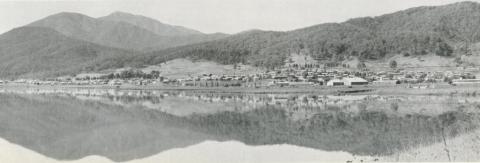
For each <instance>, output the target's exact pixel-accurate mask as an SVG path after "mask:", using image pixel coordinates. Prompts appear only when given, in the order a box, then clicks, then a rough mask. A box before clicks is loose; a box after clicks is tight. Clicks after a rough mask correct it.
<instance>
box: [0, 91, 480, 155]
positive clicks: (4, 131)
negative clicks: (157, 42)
mask: <svg viewBox="0 0 480 163" xmlns="http://www.w3.org/2000/svg"><path fill="white" fill-rule="evenodd" d="M0 92H1V93H0V104H2V105H1V106H0V123H1V124H2V125H1V126H0V137H2V138H4V139H6V140H8V141H10V142H13V143H15V144H19V145H21V146H24V147H26V148H29V149H32V150H34V151H37V152H39V153H41V154H43V155H45V156H48V157H51V158H55V159H59V160H65V159H67V160H74V159H79V158H82V157H85V156H89V155H101V156H105V157H108V158H110V159H112V160H115V161H128V160H132V159H136V158H144V157H148V156H151V155H155V154H157V153H159V152H162V151H166V150H169V149H173V148H178V147H187V146H191V145H194V144H198V143H201V142H204V141H206V140H215V141H227V140H236V141H241V142H243V143H246V144H249V145H271V144H292V145H297V146H303V147H309V148H314V149H319V150H325V151H338V150H340V151H347V152H350V153H352V154H356V155H371V156H378V155H390V154H393V153H395V152H398V151H402V150H406V149H409V148H415V147H418V146H422V145H428V144H432V143H437V142H441V141H443V140H444V139H443V138H446V139H448V138H451V137H454V136H457V135H459V134H462V133H465V132H468V131H471V130H474V129H476V128H477V127H478V124H480V123H479V121H478V120H479V118H478V117H479V115H478V113H477V112H476V110H478V108H479V106H480V103H479V102H478V99H476V98H475V97H450V96H316V95H311V94H310V95H304V94H229V93H202V92H175V91H170V92H168V91H167V92H165V91H119V90H73V89H68V90H67V89H65V90H28V89H27V90H2V91H0Z"/></svg>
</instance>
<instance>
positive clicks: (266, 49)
mask: <svg viewBox="0 0 480 163" xmlns="http://www.w3.org/2000/svg"><path fill="white" fill-rule="evenodd" d="M479 31H480V4H478V3H474V2H462V3H455V4H450V5H445V6H435V7H417V8H412V9H408V10H404V11H399V12H395V13H392V14H387V15H383V16H378V17H365V18H355V19H351V20H348V21H346V22H343V23H326V24H320V25H316V26H311V27H307V28H302V29H298V30H294V31H288V32H272V31H259V30H253V31H248V32H242V33H239V34H237V35H233V36H230V37H228V38H225V39H221V40H215V41H211V42H207V43H201V44H195V45H188V46H184V47H177V48H172V49H167V50H160V51H156V52H152V53H148V54H146V56H142V58H148V61H145V62H147V63H153V64H154V63H157V62H163V60H168V59H171V58H175V57H190V58H193V59H207V60H212V61H216V62H219V63H223V64H233V63H239V62H241V63H245V64H251V65H255V66H262V67H278V66H281V65H283V64H284V62H285V61H286V58H287V57H288V55H289V54H291V53H297V54H306V55H310V56H312V57H313V58H317V59H318V60H322V61H325V62H339V61H342V60H345V59H347V58H350V57H358V58H360V59H362V60H381V59H383V58H385V57H386V56H389V55H404V56H417V55H427V54H434V55H438V56H443V57H458V56H461V55H471V53H472V52H471V44H474V43H477V42H479V40H480V34H479ZM136 62H144V61H141V59H137V61H136Z"/></svg>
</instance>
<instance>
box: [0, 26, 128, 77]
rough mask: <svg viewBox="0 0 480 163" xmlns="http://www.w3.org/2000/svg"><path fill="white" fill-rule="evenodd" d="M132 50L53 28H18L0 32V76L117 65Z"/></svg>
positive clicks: (64, 72)
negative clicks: (0, 33)
mask: <svg viewBox="0 0 480 163" xmlns="http://www.w3.org/2000/svg"><path fill="white" fill-rule="evenodd" d="M133 56H134V53H133V52H131V51H125V50H120V49H116V48H110V47H104V46H100V45H96V44H93V43H89V42H85V41H81V40H75V39H72V38H69V37H65V36H63V35H62V34H60V33H58V32H57V31H55V30H53V29H48V28H41V27H21V28H16V29H13V30H11V31H9V32H7V33H5V34H2V35H0V76H1V77H6V78H19V77H32V78H42V77H54V76H62V75H75V74H77V73H80V72H82V71H87V72H89V71H98V70H102V69H106V68H120V67H123V66H124V65H123V63H125V62H126V61H128V60H130V59H131V58H132V57H133Z"/></svg>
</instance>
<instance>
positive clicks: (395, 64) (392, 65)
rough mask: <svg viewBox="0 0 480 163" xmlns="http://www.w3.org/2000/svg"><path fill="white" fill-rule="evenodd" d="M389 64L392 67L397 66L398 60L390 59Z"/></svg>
mask: <svg viewBox="0 0 480 163" xmlns="http://www.w3.org/2000/svg"><path fill="white" fill-rule="evenodd" d="M389 65H390V68H392V69H394V68H397V61H395V60H392V61H390V63H389Z"/></svg>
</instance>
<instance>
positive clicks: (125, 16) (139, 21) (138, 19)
mask: <svg viewBox="0 0 480 163" xmlns="http://www.w3.org/2000/svg"><path fill="white" fill-rule="evenodd" d="M99 19H100V20H108V21H114V22H125V23H129V24H132V25H135V26H138V27H141V28H144V29H146V30H149V31H152V32H153V33H155V34H157V35H160V36H187V35H203V33H202V32H199V31H197V30H193V29H188V28H185V27H181V26H173V25H168V24H164V23H161V22H159V21H157V20H155V19H152V18H149V17H145V16H140V15H133V14H130V13H125V12H118V11H117V12H114V13H112V14H110V15H107V16H104V17H101V18H99Z"/></svg>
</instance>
